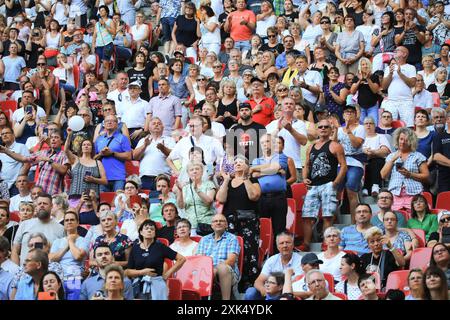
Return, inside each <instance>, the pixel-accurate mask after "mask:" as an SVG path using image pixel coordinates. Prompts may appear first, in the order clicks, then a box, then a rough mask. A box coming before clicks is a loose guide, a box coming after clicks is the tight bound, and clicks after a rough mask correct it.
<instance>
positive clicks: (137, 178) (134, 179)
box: [125, 174, 142, 188]
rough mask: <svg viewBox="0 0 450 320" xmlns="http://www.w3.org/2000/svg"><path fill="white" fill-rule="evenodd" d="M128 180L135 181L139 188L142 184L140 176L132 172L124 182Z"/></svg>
mask: <svg viewBox="0 0 450 320" xmlns="http://www.w3.org/2000/svg"><path fill="white" fill-rule="evenodd" d="M129 181H132V182H134V183H136V184H137V185H138V187H139V188H140V187H141V186H142V181H141V178H140V177H139V176H138V175H137V174H132V175H131V176H128V177H127V179H126V182H129ZM126 182H125V183H126Z"/></svg>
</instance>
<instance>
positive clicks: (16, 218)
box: [9, 211, 20, 222]
mask: <svg viewBox="0 0 450 320" xmlns="http://www.w3.org/2000/svg"><path fill="white" fill-rule="evenodd" d="M9 220H11V221H15V222H20V216H19V211H11V212H10V213H9Z"/></svg>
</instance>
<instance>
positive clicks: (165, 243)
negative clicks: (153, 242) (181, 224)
mask: <svg viewBox="0 0 450 320" xmlns="http://www.w3.org/2000/svg"><path fill="white" fill-rule="evenodd" d="M157 240H158V241H159V242H161V243H162V244H164V245H166V246H169V245H170V243H169V240H167V239H166V238H157Z"/></svg>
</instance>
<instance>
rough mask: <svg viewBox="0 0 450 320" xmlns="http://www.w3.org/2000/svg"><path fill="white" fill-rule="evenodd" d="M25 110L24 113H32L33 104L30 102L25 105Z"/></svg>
mask: <svg viewBox="0 0 450 320" xmlns="http://www.w3.org/2000/svg"><path fill="white" fill-rule="evenodd" d="M25 112H26V113H33V106H32V105H31V104H29V105H27V106H26V107H25Z"/></svg>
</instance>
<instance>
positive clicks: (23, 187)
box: [9, 174, 33, 211]
mask: <svg viewBox="0 0 450 320" xmlns="http://www.w3.org/2000/svg"><path fill="white" fill-rule="evenodd" d="M15 187H16V188H17V190H18V192H19V193H18V194H16V195H15V196H14V197H12V198H11V199H9V200H10V202H9V211H19V205H20V203H21V202H22V201H30V202H31V201H33V200H32V199H31V192H30V186H29V181H28V176H27V175H26V174H20V175H19V176H18V177H17V180H16V186H15Z"/></svg>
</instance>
